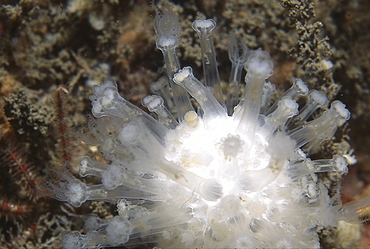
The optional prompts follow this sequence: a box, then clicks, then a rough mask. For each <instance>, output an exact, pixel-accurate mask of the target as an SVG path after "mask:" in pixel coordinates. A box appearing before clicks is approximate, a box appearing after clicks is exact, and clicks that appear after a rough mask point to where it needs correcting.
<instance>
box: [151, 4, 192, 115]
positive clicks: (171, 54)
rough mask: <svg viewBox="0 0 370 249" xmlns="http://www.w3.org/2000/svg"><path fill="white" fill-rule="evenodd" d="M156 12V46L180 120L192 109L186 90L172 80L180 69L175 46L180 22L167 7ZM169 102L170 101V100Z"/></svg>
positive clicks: (179, 30) (179, 31)
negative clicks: (164, 65)
mask: <svg viewBox="0 0 370 249" xmlns="http://www.w3.org/2000/svg"><path fill="white" fill-rule="evenodd" d="M156 13H157V15H156V18H155V24H154V27H155V31H156V33H157V35H158V39H157V48H158V49H160V50H161V51H162V53H163V58H164V61H165V64H166V71H167V77H168V80H169V85H170V86H171V89H172V94H173V102H174V103H175V108H176V112H177V116H178V120H179V121H182V120H183V117H184V115H185V113H187V112H188V111H191V110H193V107H192V106H191V103H190V99H189V97H188V95H187V94H186V91H185V90H184V89H182V88H181V87H179V86H177V85H176V84H174V82H173V75H174V74H175V73H176V72H177V71H178V70H179V69H180V62H179V59H178V57H177V53H176V47H177V46H178V38H177V37H178V36H179V35H180V33H181V29H180V24H179V21H178V18H177V16H176V15H175V14H174V13H173V12H172V11H170V10H168V9H167V7H166V8H164V10H163V12H162V13H159V11H158V10H157V9H156ZM166 95H167V94H166ZM166 97H168V96H166ZM170 102H171V103H172V100H171V101H170Z"/></svg>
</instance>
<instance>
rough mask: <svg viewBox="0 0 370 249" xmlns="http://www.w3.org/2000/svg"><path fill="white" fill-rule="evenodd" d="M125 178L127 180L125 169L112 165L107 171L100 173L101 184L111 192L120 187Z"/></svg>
mask: <svg viewBox="0 0 370 249" xmlns="http://www.w3.org/2000/svg"><path fill="white" fill-rule="evenodd" d="M125 178H127V176H126V172H125V168H124V167H123V166H122V165H115V164H112V165H111V166H110V167H109V169H108V170H105V171H103V172H102V180H101V182H102V183H103V185H104V187H105V188H106V189H107V190H111V189H115V188H117V187H118V186H120V185H122V184H123V181H124V179H125Z"/></svg>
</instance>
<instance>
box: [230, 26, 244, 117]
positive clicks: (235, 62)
mask: <svg viewBox="0 0 370 249" xmlns="http://www.w3.org/2000/svg"><path fill="white" fill-rule="evenodd" d="M229 42H230V43H229V58H230V61H231V63H232V65H231V73H230V79H229V88H228V91H227V97H226V107H227V113H228V115H230V116H231V115H232V114H233V112H234V107H235V106H236V105H237V104H238V103H239V96H240V84H241V80H242V71H243V66H244V63H245V62H246V61H247V59H248V47H247V45H245V41H244V40H241V41H237V39H236V37H235V34H234V33H232V34H231V35H230V40H229Z"/></svg>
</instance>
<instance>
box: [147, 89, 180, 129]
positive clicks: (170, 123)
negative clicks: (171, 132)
mask: <svg viewBox="0 0 370 249" xmlns="http://www.w3.org/2000/svg"><path fill="white" fill-rule="evenodd" d="M141 104H142V105H143V106H145V107H146V108H148V110H149V111H150V112H154V113H156V114H157V115H158V121H159V122H161V123H162V124H163V125H164V126H166V127H167V128H169V129H174V128H175V127H176V126H177V124H178V123H177V121H176V120H175V118H174V117H173V116H172V115H171V113H170V111H169V110H168V109H167V108H166V107H165V106H164V105H163V99H162V98H161V97H160V96H158V95H148V96H145V97H144V98H143V99H142V100H141Z"/></svg>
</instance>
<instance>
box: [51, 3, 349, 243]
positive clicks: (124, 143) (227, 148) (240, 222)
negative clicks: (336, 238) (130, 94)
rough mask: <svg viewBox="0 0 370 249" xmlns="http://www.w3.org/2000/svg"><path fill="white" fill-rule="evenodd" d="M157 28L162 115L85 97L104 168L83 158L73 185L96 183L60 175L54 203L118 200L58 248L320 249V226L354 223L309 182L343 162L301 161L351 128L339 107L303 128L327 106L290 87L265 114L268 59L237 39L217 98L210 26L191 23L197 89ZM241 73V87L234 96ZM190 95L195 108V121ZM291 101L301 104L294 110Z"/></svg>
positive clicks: (113, 90)
mask: <svg viewBox="0 0 370 249" xmlns="http://www.w3.org/2000/svg"><path fill="white" fill-rule="evenodd" d="M155 27H156V32H157V34H158V35H159V38H158V40H157V47H158V48H159V49H160V50H161V51H162V52H163V55H164V58H165V63H166V69H167V75H168V80H169V82H168V84H167V85H164V86H163V87H158V85H159V84H160V83H157V84H154V85H153V89H155V88H156V90H157V91H160V92H161V95H162V96H163V98H164V99H165V101H166V102H167V106H171V108H170V109H167V108H166V107H165V105H164V101H163V99H162V98H161V97H159V96H157V95H152V96H147V97H145V98H144V99H143V101H142V103H143V105H144V106H146V107H147V108H148V109H149V110H150V111H151V112H153V113H155V114H156V116H157V119H154V118H153V117H152V116H150V115H148V114H147V113H145V112H143V111H141V110H140V109H139V108H137V107H136V106H134V105H132V104H130V103H129V102H128V101H126V100H125V99H124V98H122V97H120V95H119V94H118V92H117V87H116V84H115V83H113V82H111V81H108V82H105V83H103V84H101V85H100V86H95V87H94V89H93V91H94V95H92V96H91V101H92V105H93V109H92V112H93V115H94V116H95V119H93V120H91V122H90V123H89V130H90V132H91V134H92V136H93V137H94V139H93V140H94V141H93V142H94V143H95V144H96V145H99V148H100V151H101V152H102V153H103V154H104V156H105V159H106V160H107V161H108V162H109V163H102V162H97V161H95V160H94V159H91V158H89V157H85V158H84V159H83V160H82V161H81V167H80V175H81V176H83V177H84V176H86V175H94V176H97V177H100V178H101V182H102V184H100V185H90V186H87V185H86V184H85V183H83V182H81V181H80V180H78V179H76V178H74V177H72V176H71V175H69V174H64V175H63V177H64V182H63V183H60V184H59V185H58V186H53V188H54V193H55V197H56V198H57V199H59V200H63V201H67V202H69V203H70V204H72V205H74V206H76V207H78V206H80V205H81V204H82V203H83V202H85V201H86V200H109V201H112V200H118V202H117V209H118V213H119V215H118V216H116V217H114V218H113V219H111V220H108V221H107V220H103V219H99V218H98V217H97V216H91V217H89V218H88V219H87V220H86V225H85V232H86V234H84V235H82V234H80V233H79V232H72V233H70V234H67V235H65V236H64V238H63V241H64V245H65V247H66V248H90V247H102V246H116V245H121V244H126V245H135V244H140V243H157V244H158V246H160V247H163V248H169V247H173V248H184V247H196V248H202V247H205V248H222V247H296V248H301V247H310V248H311V247H319V238H318V235H317V230H316V229H318V227H322V226H324V227H325V226H335V225H336V224H337V222H338V221H339V220H341V219H348V217H349V216H351V217H352V218H349V219H352V220H353V219H356V218H353V217H356V213H355V211H354V209H353V208H352V209H350V208H349V209H346V208H343V207H342V205H341V203H340V200H339V199H338V198H339V196H333V197H330V196H329V195H328V190H327V188H326V187H325V186H324V185H323V184H322V183H321V182H320V180H319V179H318V177H317V173H318V172H337V173H338V174H343V173H345V172H346V171H347V163H346V160H345V158H344V157H343V156H342V155H334V157H333V158H331V159H322V160H311V159H310V158H309V156H310V155H311V154H312V153H315V152H316V151H317V149H318V148H319V145H320V144H321V143H322V142H323V141H324V140H328V139H330V138H332V136H333V135H334V133H335V131H336V129H337V127H338V126H340V125H342V124H343V123H344V122H346V120H348V119H349V115H350V114H349V112H348V110H346V109H345V106H344V105H343V104H342V103H341V102H340V101H334V102H332V103H331V105H330V107H329V108H328V109H327V110H326V111H324V112H323V114H322V115H321V116H320V117H318V118H313V117H312V114H313V113H314V112H315V110H317V109H318V108H327V105H328V100H327V98H326V96H325V94H323V93H322V92H320V91H316V90H312V91H309V90H308V88H307V87H306V85H305V84H304V82H303V81H302V80H300V79H295V81H294V84H293V86H292V87H291V88H290V89H289V90H288V91H286V92H285V94H283V96H282V97H281V98H280V99H279V100H278V101H276V103H275V104H272V105H269V99H270V95H271V93H272V92H273V91H274V87H273V85H272V84H271V83H270V82H267V81H266V79H267V78H268V77H269V76H270V75H271V74H272V71H273V67H272V62H271V61H270V58H269V55H268V54H267V53H266V52H263V51H261V50H255V51H248V49H247V47H246V46H245V45H243V44H240V43H237V42H236V41H235V39H231V45H230V49H229V54H230V59H231V62H232V72H231V77H230V86H229V91H228V94H227V97H226V98H224V97H223V94H222V92H221V87H220V79H219V74H218V70H217V66H216V59H215V51H214V47H213V43H212V38H211V31H212V29H213V28H214V27H215V22H214V21H213V20H196V21H195V22H194V23H193V28H194V29H195V30H196V31H197V33H198V34H199V37H200V42H201V49H202V58H203V68H204V81H205V85H203V84H202V83H201V82H200V81H199V80H197V79H196V78H195V77H194V75H193V74H192V70H191V68H190V67H185V68H183V69H181V70H180V65H179V60H178V58H177V56H176V46H177V44H178V36H179V34H180V29H179V24H178V21H177V18H176V16H175V15H174V14H173V13H172V12H170V11H167V10H165V11H164V12H163V14H157V18H156V23H155ZM243 67H244V68H245V70H246V71H247V74H246V77H245V82H246V86H245V90H244V93H243V94H242V96H239V87H240V86H241V78H242V76H241V75H242V70H243ZM169 89H170V90H171V91H169ZM188 94H190V95H191V96H192V97H193V98H194V99H195V100H196V102H197V103H198V105H199V106H198V111H197V112H195V111H194V109H193V106H192V105H191V103H190V99H189V95H188ZM239 99H241V101H240V102H239ZM297 99H302V100H303V99H305V101H303V102H305V104H304V106H303V107H301V108H299V106H298V104H297V102H296V100H297ZM225 100H226V101H225ZM238 102H239V103H238ZM171 110H175V115H176V116H177V118H176V119H175V118H174V115H173V114H171ZM90 142H92V141H90ZM346 217H347V218H346Z"/></svg>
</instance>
